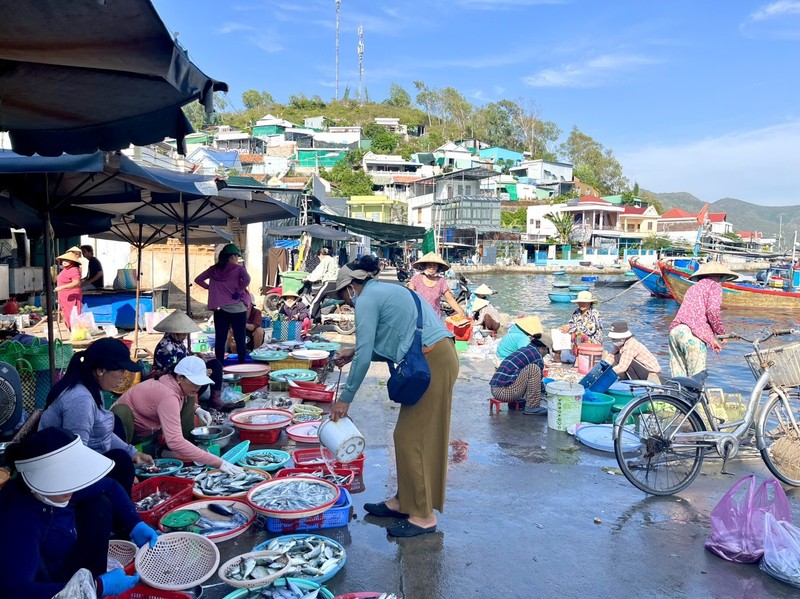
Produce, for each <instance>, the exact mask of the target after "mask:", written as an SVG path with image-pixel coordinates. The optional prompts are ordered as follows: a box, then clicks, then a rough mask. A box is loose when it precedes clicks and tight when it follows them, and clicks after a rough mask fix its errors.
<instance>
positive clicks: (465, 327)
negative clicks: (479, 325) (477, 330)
mask: <svg viewBox="0 0 800 599" xmlns="http://www.w3.org/2000/svg"><path fill="white" fill-rule="evenodd" d="M444 324H445V326H446V327H447V330H448V331H450V332H451V333H453V334H454V335H455V336H456V341H469V340H470V339H471V338H472V319H471V318H467V319H466V320H461V321H459V322H458V323H455V322H453V321H452V320H451V319H450V318H447V319H445V321H444Z"/></svg>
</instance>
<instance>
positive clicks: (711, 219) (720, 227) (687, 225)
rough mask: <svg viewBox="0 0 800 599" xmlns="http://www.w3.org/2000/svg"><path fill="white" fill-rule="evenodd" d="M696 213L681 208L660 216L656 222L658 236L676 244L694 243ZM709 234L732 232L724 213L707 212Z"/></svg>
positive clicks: (695, 236)
mask: <svg viewBox="0 0 800 599" xmlns="http://www.w3.org/2000/svg"><path fill="white" fill-rule="evenodd" d="M697 216H698V215H697V213H694V214H692V213H690V212H687V211H686V210H682V209H681V208H672V209H671V210H667V211H666V212H665V213H664V214H662V215H661V219H660V220H659V222H658V234H659V235H663V236H664V237H668V238H669V239H671V240H673V241H676V242H683V243H694V242H695V241H696V239H697V229H698V228H699V226H700V223H698V221H697ZM706 222H708V224H709V232H710V233H711V234H712V235H716V236H722V235H725V234H726V233H732V232H733V225H732V224H731V223H729V222H728V221H727V214H726V213H725V212H709V213H708V214H706Z"/></svg>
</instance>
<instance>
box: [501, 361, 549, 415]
mask: <svg viewBox="0 0 800 599" xmlns="http://www.w3.org/2000/svg"><path fill="white" fill-rule="evenodd" d="M490 389H491V390H492V397H494V398H495V399H499V400H500V401H505V402H509V401H520V400H521V399H524V400H525V409H526V410H530V409H532V408H538V407H539V402H540V401H541V398H542V371H541V370H540V369H539V367H538V366H537V365H536V364H528V365H527V366H526V367H525V368H523V369H522V370H520V371H519V374H518V375H517V380H516V381H514V382H513V383H511V384H510V385H508V386H507V387H490Z"/></svg>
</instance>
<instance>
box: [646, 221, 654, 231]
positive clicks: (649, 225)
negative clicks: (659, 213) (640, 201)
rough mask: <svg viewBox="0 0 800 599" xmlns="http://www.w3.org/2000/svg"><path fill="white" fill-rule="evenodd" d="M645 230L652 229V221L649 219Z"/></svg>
mask: <svg viewBox="0 0 800 599" xmlns="http://www.w3.org/2000/svg"><path fill="white" fill-rule="evenodd" d="M647 230H648V231H652V230H653V221H650V222H648V223H647Z"/></svg>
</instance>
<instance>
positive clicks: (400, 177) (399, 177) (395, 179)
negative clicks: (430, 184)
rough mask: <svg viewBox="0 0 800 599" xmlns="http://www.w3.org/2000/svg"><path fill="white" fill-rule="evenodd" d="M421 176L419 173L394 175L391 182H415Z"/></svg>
mask: <svg viewBox="0 0 800 599" xmlns="http://www.w3.org/2000/svg"><path fill="white" fill-rule="evenodd" d="M421 178H422V177H421V176H419V175H394V176H393V177H392V183H416V182H417V181H419V180H420V179H421Z"/></svg>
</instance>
